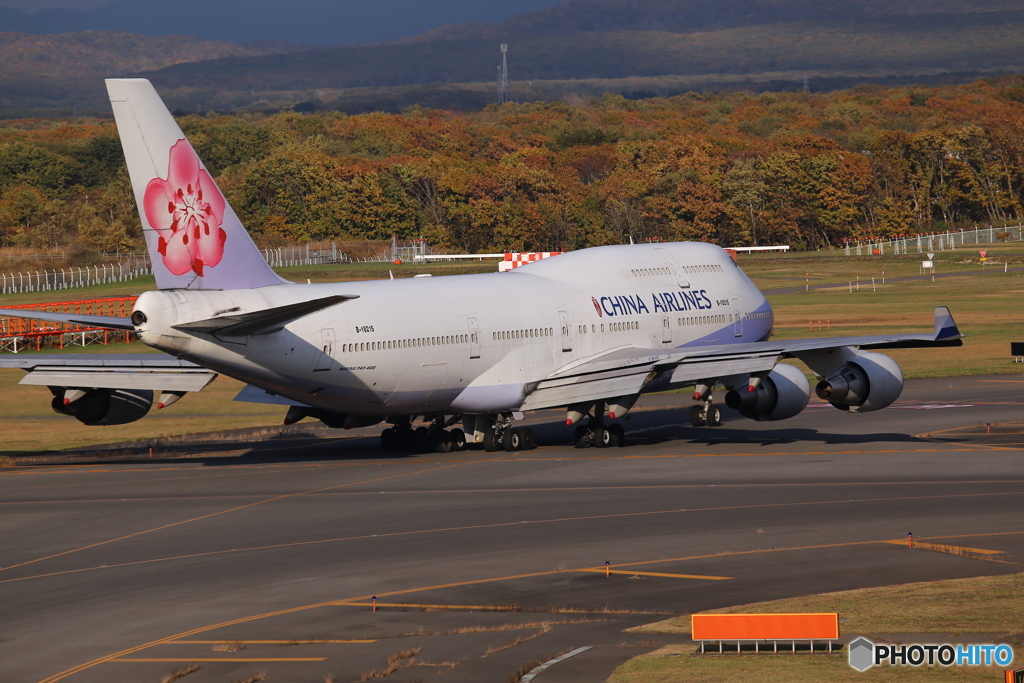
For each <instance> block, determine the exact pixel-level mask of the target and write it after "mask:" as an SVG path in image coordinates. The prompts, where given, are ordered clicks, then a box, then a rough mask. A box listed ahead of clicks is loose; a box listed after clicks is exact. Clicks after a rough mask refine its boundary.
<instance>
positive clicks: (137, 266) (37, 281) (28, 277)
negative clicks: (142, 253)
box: [0, 259, 153, 294]
mask: <svg viewBox="0 0 1024 683" xmlns="http://www.w3.org/2000/svg"><path fill="white" fill-rule="evenodd" d="M152 272H153V269H152V267H151V266H150V264H149V260H148V259H145V260H143V259H132V260H129V261H124V262H122V263H106V264H100V265H98V266H85V267H82V268H78V267H72V268H59V269H54V270H43V271H38V270H37V271H34V272H24V273H0V294H22V293H25V292H53V291H56V290H59V289H73V288H75V287H89V286H91V285H102V284H108V283H112V282H125V281H126V280H134V279H135V278H137V277H139V276H141V275H149V274H151V273H152Z"/></svg>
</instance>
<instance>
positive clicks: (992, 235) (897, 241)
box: [843, 225, 1024, 256]
mask: <svg viewBox="0 0 1024 683" xmlns="http://www.w3.org/2000/svg"><path fill="white" fill-rule="evenodd" d="M1022 240H1024V226H1020V225H1004V226H1002V227H995V226H988V227H987V228H975V229H974V230H947V231H945V232H934V233H928V234H925V235H903V236H899V237H892V238H887V239H869V240H848V241H847V242H846V244H845V245H844V246H843V249H844V251H845V253H846V255H847V256H879V255H885V254H887V253H889V254H908V253H910V252H911V251H913V252H915V253H918V254H925V253H927V254H932V253H935V252H939V251H955V250H956V249H957V248H958V247H959V248H963V247H967V246H970V245H979V244H997V243H999V242H1020V241H1022Z"/></svg>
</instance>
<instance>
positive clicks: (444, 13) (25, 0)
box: [0, 0, 561, 45]
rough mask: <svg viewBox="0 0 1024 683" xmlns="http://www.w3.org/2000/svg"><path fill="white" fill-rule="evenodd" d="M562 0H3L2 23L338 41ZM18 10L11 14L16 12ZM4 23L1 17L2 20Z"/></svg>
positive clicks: (25, 27) (393, 36)
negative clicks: (167, 0) (166, 1)
mask: <svg viewBox="0 0 1024 683" xmlns="http://www.w3.org/2000/svg"><path fill="white" fill-rule="evenodd" d="M560 2H561V0H501V1H498V0H372V1H367V0H175V2H174V3H160V2H153V0H0V8H4V7H7V8H12V9H16V10H20V11H21V12H28V14H27V15H26V14H21V12H11V11H10V10H3V11H2V12H0V31H23V32H26V33H33V34H47V33H65V32H72V31H82V30H115V31H125V32H128V33H142V34H145V35H168V34H172V33H183V34H186V35H192V36H197V37H199V38H205V39H208V40H226V41H231V42H246V41H256V40H282V41H287V42H291V43H299V44H306V45H340V44H361V43H373V42H378V41H386V40H397V39H399V38H404V37H407V36H411V35H417V34H419V33H423V32H425V31H429V30H431V29H433V28H437V27H439V26H446V25H449V24H461V23H466V22H488V23H499V22H501V21H504V20H505V19H508V18H509V17H511V16H514V15H516V14H522V13H524V12H532V11H534V10H538V9H542V8H545V7H553V6H554V5H557V4H559V3H560ZM15 15H16V16H15ZM2 24H6V25H2Z"/></svg>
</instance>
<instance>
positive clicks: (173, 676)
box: [160, 664, 199, 683]
mask: <svg viewBox="0 0 1024 683" xmlns="http://www.w3.org/2000/svg"><path fill="white" fill-rule="evenodd" d="M196 671H199V665H198V664H190V665H189V666H186V667H185V668H184V669H174V670H173V671H171V673H169V674H167V675H165V676H164V677H163V678H161V679H160V683H174V681H176V680H178V679H179V678H184V677H185V676H188V675H189V674H193V673H195V672H196Z"/></svg>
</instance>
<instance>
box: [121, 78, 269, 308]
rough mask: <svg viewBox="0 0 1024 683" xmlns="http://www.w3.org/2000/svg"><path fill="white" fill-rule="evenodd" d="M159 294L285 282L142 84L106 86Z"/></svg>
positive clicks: (124, 80)
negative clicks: (180, 290) (177, 290)
mask: <svg viewBox="0 0 1024 683" xmlns="http://www.w3.org/2000/svg"><path fill="white" fill-rule="evenodd" d="M106 83H107V94H108V95H109V96H110V104H111V107H113V109H114V119H115V121H116V122H117V132H118V134H119V135H120V137H121V147H122V148H123V149H124V156H125V160H126V162H127V164H128V175H129V176H130V177H131V181H132V190H133V191H134V193H135V201H136V203H137V204H138V208H139V217H140V218H141V219H142V230H143V233H144V234H145V237H146V246H147V247H148V248H149V255H150V258H151V259H152V261H153V272H154V273H155V275H156V284H157V286H158V287H159V288H160V289H249V288H253V287H264V286H266V285H276V284H281V283H283V282H285V280H282V279H281V278H280V277H278V276H277V274H276V273H274V271H273V270H272V269H271V268H270V266H269V265H268V264H267V262H266V260H265V259H264V258H263V255H262V254H260V251H259V249H258V248H257V247H256V244H255V243H254V242H253V241H252V238H251V237H249V234H248V233H247V232H246V231H245V228H244V227H243V226H242V223H241V221H239V220H238V216H236V215H235V212H234V210H233V209H232V208H231V206H230V205H229V204H228V202H227V200H226V199H225V198H224V194H223V193H222V192H221V191H220V189H219V188H218V187H217V184H216V183H214V181H213V178H212V177H211V176H210V174H209V172H207V170H206V167H204V166H203V162H202V161H200V160H199V156H198V155H197V154H196V152H195V150H193V149H192V145H190V144H189V142H188V140H187V139H185V135H184V133H182V132H181V128H179V127H178V124H177V122H176V121H175V120H174V117H173V116H171V113H170V112H169V111H168V110H167V107H166V106H165V105H164V103H163V100H161V99H160V96H159V95H158V94H157V92H156V90H155V89H154V88H153V85H152V84H151V83H150V82H149V81H148V80H146V79H144V78H112V79H107V81H106Z"/></svg>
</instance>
